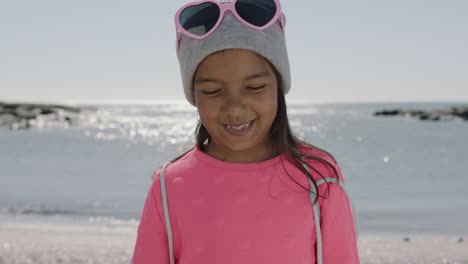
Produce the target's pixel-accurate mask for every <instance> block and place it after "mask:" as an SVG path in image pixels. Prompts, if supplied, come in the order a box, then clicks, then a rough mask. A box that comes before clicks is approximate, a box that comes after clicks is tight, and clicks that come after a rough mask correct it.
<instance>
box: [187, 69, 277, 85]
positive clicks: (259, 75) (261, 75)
mask: <svg viewBox="0 0 468 264" xmlns="http://www.w3.org/2000/svg"><path fill="white" fill-rule="evenodd" d="M266 76H270V73H269V72H266V71H264V72H259V73H256V74H253V75H250V76H248V77H247V78H245V79H244V80H245V81H247V80H250V79H254V78H260V77H266ZM207 82H218V83H220V82H221V81H219V80H217V79H214V78H206V77H198V78H197V79H196V80H195V83H196V84H200V83H207Z"/></svg>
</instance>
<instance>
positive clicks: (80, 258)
mask: <svg viewBox="0 0 468 264" xmlns="http://www.w3.org/2000/svg"><path fill="white" fill-rule="evenodd" d="M405 237H409V241H405V239H404V238H405ZM135 238H136V228H135V227H126V228H122V227H118V228H116V227H112V226H92V225H90V226H79V225H77V226H66V225H52V224H50V225H47V224H45V225H44V224H41V225H37V224H28V223H3V224H0V264H27V263H34V264H46V263H47V264H55V263H61V264H65V263H67V264H68V263H69V264H71V263H73V264H78V263H86V264H90V263H92V264H98V263H102V264H104V263H106V264H114V263H115V264H117V263H129V262H130V259H131V256H132V254H133V247H134V243H135ZM463 238H464V239H463V240H464V241H462V242H460V241H459V240H460V237H455V236H442V235H417V236H416V235H413V236H411V235H409V236H403V235H397V234H388V235H387V234H386V235H377V234H374V235H370V234H362V235H361V236H360V238H359V242H358V246H359V254H360V257H361V263H362V264H370V263H372V264H375V263H382V264H387V263H388V264H390V263H391V264H397V263H398V264H401V263H411V264H429V263H441V264H442V263H444V264H447V263H450V264H468V241H467V240H466V237H463Z"/></svg>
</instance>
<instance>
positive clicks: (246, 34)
mask: <svg viewBox="0 0 468 264" xmlns="http://www.w3.org/2000/svg"><path fill="white" fill-rule="evenodd" d="M283 16H284V14H283ZM284 21H286V19H284ZM179 34H181V33H179ZM179 48H180V50H179V53H178V54H177V57H178V59H179V64H180V71H181V75H182V83H183V87H184V93H185V98H187V100H188V101H189V102H190V104H192V105H193V106H195V97H194V94H193V87H192V85H193V75H194V73H195V70H196V69H197V67H198V65H199V64H200V63H201V62H202V61H203V59H204V58H205V57H207V56H208V55H210V54H212V53H214V52H217V51H221V50H225V49H246V50H251V51H253V52H256V53H258V54H260V55H261V56H263V57H264V58H266V59H267V60H268V61H270V63H271V64H273V66H275V68H276V70H277V71H278V72H279V73H280V75H281V77H282V80H283V85H282V88H283V93H284V94H287V93H288V92H289V90H290V88H291V72H290V69H289V59H288V52H287V48H286V39H285V37H284V34H283V31H282V30H281V26H280V24H279V20H278V21H277V22H276V23H274V24H273V25H271V26H270V27H268V28H266V29H264V30H263V31H261V30H257V29H254V28H251V27H249V26H247V25H244V24H242V23H241V22H240V21H238V20H237V18H236V17H235V16H234V15H233V14H232V13H231V12H226V13H225V16H224V18H223V21H222V22H221V24H220V26H219V27H218V28H217V29H216V30H215V31H214V32H213V33H212V34H211V35H210V36H208V37H207V38H205V39H201V40H199V39H193V38H190V37H187V36H185V35H184V34H181V40H180V47H179Z"/></svg>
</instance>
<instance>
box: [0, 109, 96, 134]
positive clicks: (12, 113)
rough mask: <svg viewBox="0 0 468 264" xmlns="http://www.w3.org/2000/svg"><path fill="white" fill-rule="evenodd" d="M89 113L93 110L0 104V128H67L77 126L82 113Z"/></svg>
mask: <svg viewBox="0 0 468 264" xmlns="http://www.w3.org/2000/svg"><path fill="white" fill-rule="evenodd" d="M89 111H94V109H92V108H79V107H72V106H65V105H55V104H28V103H5V102H0V127H9V128H10V129H26V128H34V127H38V128H40V127H69V126H74V125H79V124H80V123H81V120H82V119H83V112H86V113H88V112H89Z"/></svg>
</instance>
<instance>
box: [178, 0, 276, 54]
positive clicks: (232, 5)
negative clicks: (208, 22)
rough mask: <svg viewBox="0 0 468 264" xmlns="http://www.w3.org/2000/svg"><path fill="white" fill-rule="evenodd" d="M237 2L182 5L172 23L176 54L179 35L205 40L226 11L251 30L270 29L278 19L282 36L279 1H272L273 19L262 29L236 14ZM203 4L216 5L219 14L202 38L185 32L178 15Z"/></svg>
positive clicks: (213, 1) (217, 25) (219, 23)
mask: <svg viewBox="0 0 468 264" xmlns="http://www.w3.org/2000/svg"><path fill="white" fill-rule="evenodd" d="M237 1H238V0H233V1H232V2H225V3H220V2H217V1H215V0H202V1H198V2H192V3H188V4H186V5H184V6H182V7H181V8H179V10H178V11H177V13H176V15H175V18H174V22H175V26H176V47H177V53H179V45H180V40H181V35H180V34H179V33H182V34H184V35H186V36H187V37H190V38H194V39H199V40H201V39H205V38H207V37H208V36H209V35H211V34H212V33H213V32H214V31H215V30H216V29H217V28H218V27H219V26H220V25H221V21H222V20H223V18H224V15H225V13H226V11H228V10H229V11H231V13H232V14H233V15H234V17H236V18H237V20H238V21H240V22H241V23H242V24H244V25H247V26H249V27H251V28H254V29H257V30H264V29H266V28H268V27H270V26H271V25H273V24H274V23H275V22H276V21H277V20H278V18H280V27H281V31H282V32H283V34H284V17H283V13H282V9H281V4H280V2H279V0H272V1H273V2H274V3H275V4H276V13H275V15H274V16H273V18H272V19H271V21H270V22H268V23H267V24H266V25H264V26H262V27H257V26H255V25H252V24H250V23H249V22H247V21H245V20H244V19H243V18H242V17H241V16H240V15H239V14H238V13H237V10H236V3H237ZM204 3H213V4H215V5H217V6H218V8H219V11H220V13H219V18H218V21H217V22H216V24H215V25H214V26H213V28H212V29H211V30H210V31H208V32H207V33H206V34H204V35H202V36H199V35H195V34H193V33H190V32H188V31H187V30H185V29H184V28H183V27H182V25H181V24H180V15H181V13H182V12H183V11H184V10H185V9H186V8H188V7H191V6H198V5H201V4H204Z"/></svg>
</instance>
